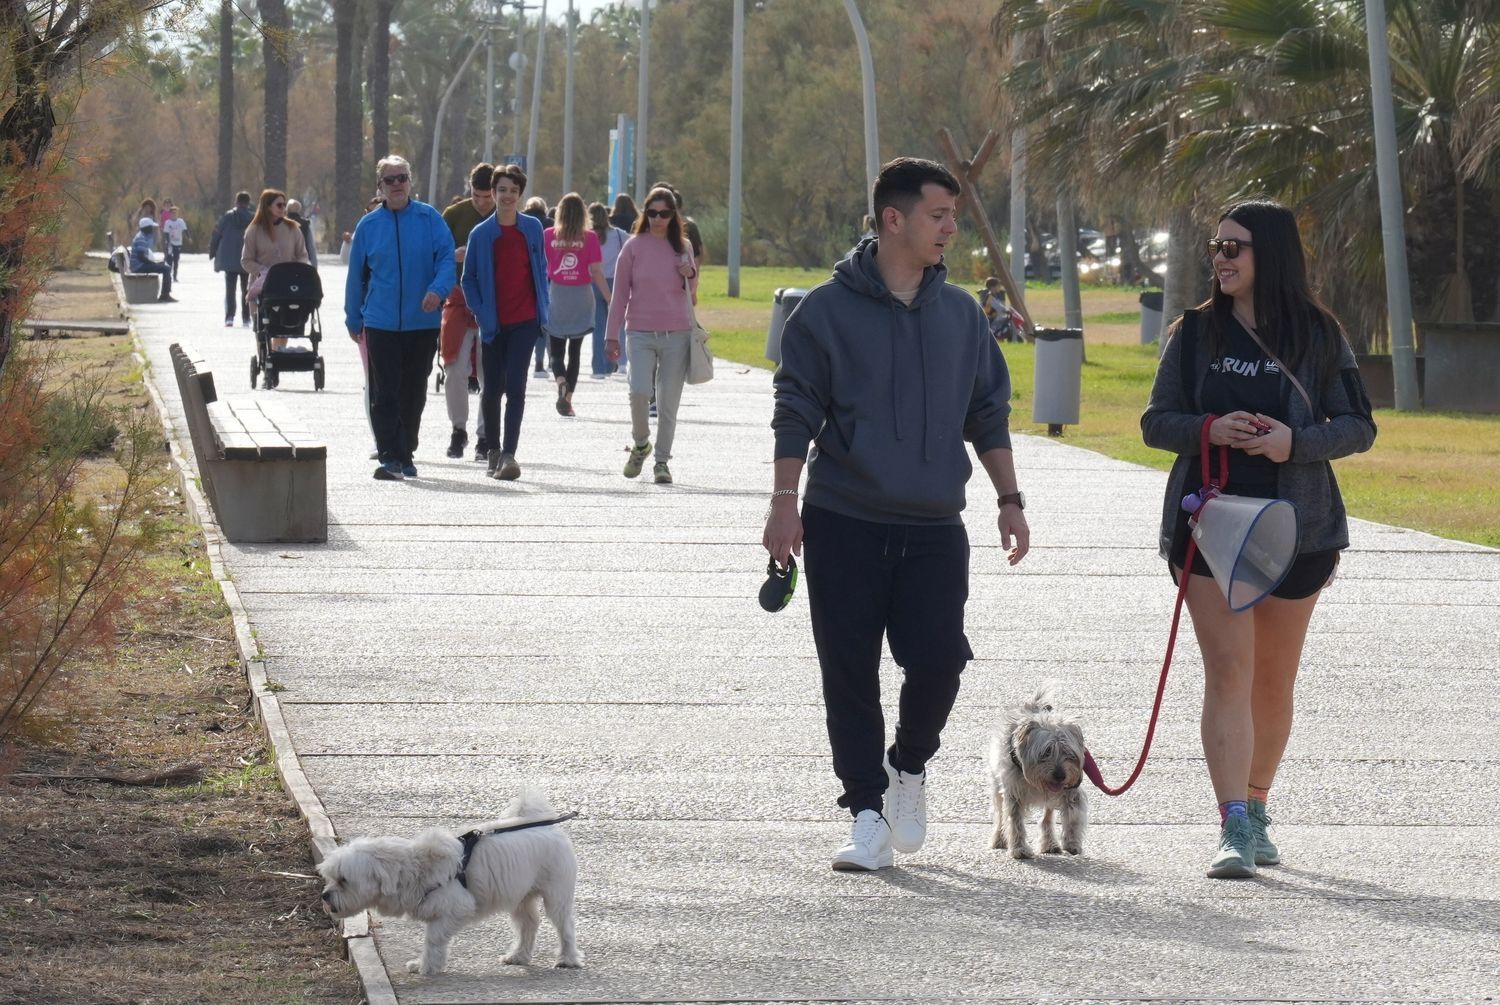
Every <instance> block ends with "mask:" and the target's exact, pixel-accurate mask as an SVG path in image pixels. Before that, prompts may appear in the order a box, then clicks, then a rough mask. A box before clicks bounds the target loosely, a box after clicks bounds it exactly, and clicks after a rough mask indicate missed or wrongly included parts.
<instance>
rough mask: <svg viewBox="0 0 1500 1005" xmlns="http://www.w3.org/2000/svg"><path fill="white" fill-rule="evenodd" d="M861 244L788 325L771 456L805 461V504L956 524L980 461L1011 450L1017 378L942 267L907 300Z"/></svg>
mask: <svg viewBox="0 0 1500 1005" xmlns="http://www.w3.org/2000/svg"><path fill="white" fill-rule="evenodd" d="M879 252H880V244H879V240H878V239H876V238H869V239H866V240H864V241H862V242H860V244H859V245H858V246H857V247H855V249H854V250H853V251H851V252H850V253H849V256H848V257H847V258H845V259H844V260H843V261H841V262H839V263H838V265H837V266H835V267H834V271H833V278H832V279H830V280H828V281H827V282H825V283H823V284H822V285H820V286H818V287H816V288H814V289H813V290H812V291H811V292H810V293H808V294H807V296H806V297H804V298H803V300H802V302H801V303H800V304H798V305H797V309H796V310H794V311H793V312H792V315H791V317H789V318H788V319H787V322H786V327H785V329H784V331H783V333H782V340H781V353H782V356H781V366H780V367H778V368H777V370H776V380H775V386H776V408H775V413H774V414H773V416H772V418H771V428H772V429H774V430H775V431H776V457H777V458H778V459H780V458H783V457H796V458H799V459H800V458H806V457H807V456H808V446H809V444H810V443H811V442H813V441H814V440H816V444H817V446H816V449H815V450H814V451H813V452H812V457H811V459H810V460H809V461H808V473H807V496H806V500H807V503H808V505H811V506H819V507H822V508H824V509H829V510H832V511H834V512H836V513H842V514H843V515H845V516H851V517H854V518H856V519H859V520H869V521H872V522H875V523H958V522H960V521H959V513H960V512H961V511H962V510H963V508H964V485H965V483H966V482H968V480H969V475H970V474H971V473H972V471H973V467H972V465H971V464H970V463H969V454H968V450H967V449H966V448H965V446H964V441H965V440H968V441H970V442H972V443H973V444H974V449H975V451H976V452H978V453H981V454H982V453H985V452H986V451H989V450H992V449H995V448H996V447H1005V448H1008V447H1009V446H1010V426H1009V422H1010V372H1009V371H1008V370H1007V369H1006V367H1005V358H1004V357H1003V356H1001V354H1000V349H999V347H998V346H997V345H996V344H995V340H994V339H992V338H990V336H989V330H988V328H987V326H986V324H985V320H984V314H983V313H982V312H981V311H980V309H979V305H978V304H977V303H975V301H974V298H973V297H972V296H970V295H969V294H968V293H967V292H966V291H964V290H961V289H959V288H957V287H954V286H949V285H948V284H947V282H946V281H945V280H946V277H947V270H946V269H945V268H944V267H943V266H942V265H938V266H935V267H933V268H930V269H927V270H926V271H925V272H924V273H923V275H922V285H921V288H920V289H919V290H918V292H917V295H916V297H915V299H913V300H912V303H911V306H910V307H907V306H906V305H904V304H903V303H901V301H899V300H897V299H896V298H895V297H893V296H892V295H891V292H890V290H888V289H886V287H885V283H884V282H883V281H882V280H881V278H880V273H879V272H878V271H877V270H876V268H875V257H876V255H878V254H879Z"/></svg>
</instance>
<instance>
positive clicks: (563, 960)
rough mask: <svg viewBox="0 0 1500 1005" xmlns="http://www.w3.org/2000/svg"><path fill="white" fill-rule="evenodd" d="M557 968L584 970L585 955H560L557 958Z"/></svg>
mask: <svg viewBox="0 0 1500 1005" xmlns="http://www.w3.org/2000/svg"><path fill="white" fill-rule="evenodd" d="M557 969H559V970H582V969H583V957H582V956H581V955H579V956H559V957H558V958H557Z"/></svg>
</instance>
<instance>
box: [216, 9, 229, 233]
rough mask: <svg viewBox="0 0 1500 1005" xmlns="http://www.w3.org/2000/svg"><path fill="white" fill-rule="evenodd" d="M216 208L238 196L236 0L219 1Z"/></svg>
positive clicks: (219, 208)
mask: <svg viewBox="0 0 1500 1005" xmlns="http://www.w3.org/2000/svg"><path fill="white" fill-rule="evenodd" d="M214 198H215V207H214V208H215V209H216V210H217V211H218V212H220V213H222V212H223V211H224V209H225V207H227V206H228V205H229V201H230V200H231V199H232V198H234V3H233V0H222V2H221V3H220V4H219V180H218V183H217V184H216V185H215V187H214Z"/></svg>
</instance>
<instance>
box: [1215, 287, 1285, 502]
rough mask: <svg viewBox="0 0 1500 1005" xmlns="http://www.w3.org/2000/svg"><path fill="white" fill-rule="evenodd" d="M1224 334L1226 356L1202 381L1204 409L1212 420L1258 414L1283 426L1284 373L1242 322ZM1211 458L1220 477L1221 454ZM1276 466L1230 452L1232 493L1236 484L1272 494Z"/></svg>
mask: <svg viewBox="0 0 1500 1005" xmlns="http://www.w3.org/2000/svg"><path fill="white" fill-rule="evenodd" d="M1224 335H1225V338H1224V349H1223V352H1221V353H1220V354H1219V358H1218V359H1216V360H1214V361H1213V362H1212V363H1210V364H1209V365H1208V376H1207V377H1205V378H1204V380H1203V407H1204V409H1205V410H1207V411H1208V412H1211V413H1213V414H1214V415H1225V414H1227V413H1229V412H1236V411H1245V412H1250V413H1251V414H1255V413H1259V414H1261V415H1269V416H1271V417H1272V418H1274V419H1279V420H1281V421H1282V422H1285V421H1286V416H1285V415H1283V414H1281V370H1280V369H1279V368H1278V367H1277V366H1276V364H1275V363H1273V362H1271V360H1269V359H1268V358H1267V357H1266V354H1265V353H1263V352H1261V351H1260V346H1258V345H1256V344H1255V340H1254V339H1252V338H1251V337H1250V334H1249V332H1247V331H1245V329H1244V327H1243V326H1242V325H1241V324H1240V322H1239V320H1238V319H1236V318H1234V317H1232V316H1231V317H1230V319H1229V326H1228V329H1227V330H1226V331H1225V332H1224ZM1209 456H1210V458H1211V462H1210V463H1211V464H1212V466H1213V469H1214V471H1215V472H1217V471H1218V468H1219V452H1218V451H1217V450H1212V451H1210V452H1209ZM1278 467H1280V465H1278V464H1277V463H1276V462H1275V461H1273V460H1271V459H1270V458H1269V457H1257V456H1255V455H1254V454H1247V453H1245V452H1244V451H1243V450H1230V452H1229V491H1230V492H1233V491H1234V490H1235V485H1236V484H1238V485H1241V486H1245V485H1253V486H1256V487H1267V486H1269V487H1271V488H1272V489H1274V487H1275V485H1276V471H1277V468H1278Z"/></svg>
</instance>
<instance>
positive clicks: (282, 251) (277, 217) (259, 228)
mask: <svg viewBox="0 0 1500 1005" xmlns="http://www.w3.org/2000/svg"><path fill="white" fill-rule="evenodd" d="M306 261H307V242H305V241H304V240H303V239H302V228H300V227H298V226H297V225H296V223H289V222H288V221H287V218H286V193H285V192H283V191H281V190H280V189H275V188H268V189H266V190H264V191H263V192H261V194H260V203H259V204H258V205H257V206H256V207H255V215H254V216H253V217H251V218H250V226H248V227H246V228H245V244H244V246H243V247H242V248H241V249H240V271H241V272H243V273H245V274H246V275H247V276H249V277H250V286H249V289H248V290H247V292H246V296H247V297H248V298H249V301H250V305H251V306H252V307H253V306H255V305H256V304H257V303H259V301H260V288H261V287H262V286H264V285H265V282H266V271H267V270H268V269H270V268H271V266H273V265H280V264H281V263H282V262H306ZM286 343H287V340H286V339H284V338H273V339H272V340H271V348H272V349H273V350H278V351H279V350H281V349H285V348H286ZM274 374H275V371H272V372H271V373H268V374H267V385H266V386H267V387H272V386H274V385H273V384H271V383H270V380H271V379H273V378H274Z"/></svg>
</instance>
